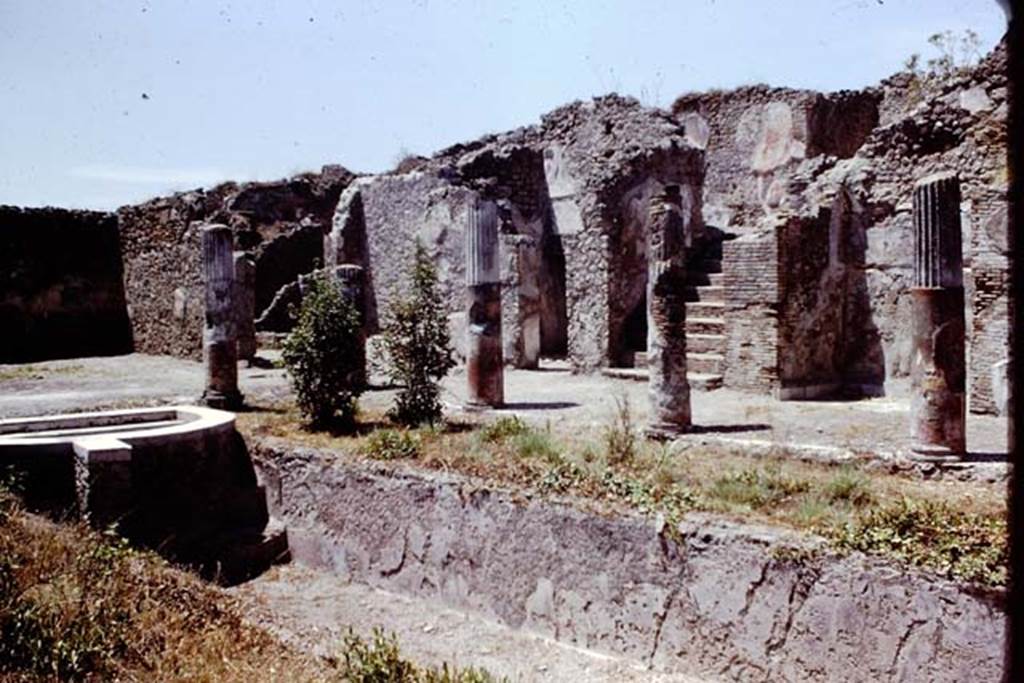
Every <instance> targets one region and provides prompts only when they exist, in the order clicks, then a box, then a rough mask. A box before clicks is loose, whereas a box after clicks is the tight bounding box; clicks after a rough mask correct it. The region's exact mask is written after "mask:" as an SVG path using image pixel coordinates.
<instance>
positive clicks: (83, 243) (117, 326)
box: [0, 206, 132, 363]
mask: <svg viewBox="0 0 1024 683" xmlns="http://www.w3.org/2000/svg"><path fill="white" fill-rule="evenodd" d="M0 273H3V274H4V275H5V276H6V277H4V278H3V280H2V281H0V330H2V331H3V333H2V334H0V363H20V362H28V361H40V360H52V359H57V358H76V357H78V358H80V357H84V356H109V355H119V354H124V353H130V352H131V351H132V331H131V324H130V322H129V320H128V309H127V305H126V302H125V291H124V283H123V281H122V260H121V242H120V238H119V235H118V223H117V217H116V216H115V215H114V214H109V213H100V212H93V211H68V210H63V209H18V208H15V207H7V206H4V207H0Z"/></svg>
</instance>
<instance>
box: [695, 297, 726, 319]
mask: <svg viewBox="0 0 1024 683" xmlns="http://www.w3.org/2000/svg"><path fill="white" fill-rule="evenodd" d="M686 317H687V318H722V319H724V318H725V304H724V303H722V302H721V301H690V302H687V304H686Z"/></svg>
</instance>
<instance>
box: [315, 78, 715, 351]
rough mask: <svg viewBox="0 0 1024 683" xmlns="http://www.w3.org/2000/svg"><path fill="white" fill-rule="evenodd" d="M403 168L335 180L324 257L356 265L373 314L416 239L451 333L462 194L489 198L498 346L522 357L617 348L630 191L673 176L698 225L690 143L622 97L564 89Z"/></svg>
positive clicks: (632, 235) (633, 291) (631, 290)
mask: <svg viewBox="0 0 1024 683" xmlns="http://www.w3.org/2000/svg"><path fill="white" fill-rule="evenodd" d="M403 171H404V172H401V173H399V172H394V173H390V174H385V175H380V176H369V177H364V178H360V179H359V180H357V181H356V182H355V183H353V184H352V186H351V187H350V188H349V189H348V190H347V191H346V193H345V194H344V195H343V196H342V198H341V200H340V201H339V204H338V209H337V211H336V213H335V217H334V225H333V229H332V231H331V234H330V235H328V236H327V237H326V244H327V245H328V246H327V247H326V250H327V252H329V253H328V255H327V258H328V260H329V261H330V260H331V259H334V260H335V261H338V262H341V261H345V260H347V261H348V262H352V263H357V264H359V265H363V266H364V267H365V268H366V270H367V272H368V273H369V282H370V285H369V288H368V290H369V291H368V299H369V301H368V304H369V305H368V309H369V310H371V311H373V313H371V318H372V319H374V320H375V321H377V323H378V324H379V321H380V318H381V316H383V315H384V314H385V313H386V311H387V309H388V307H389V306H390V303H391V302H392V301H393V300H394V297H395V296H396V295H398V294H399V293H401V292H402V291H403V289H404V284H405V278H406V270H407V268H408V264H409V263H410V262H411V258H412V249H413V248H414V244H415V242H416V240H419V241H420V242H421V243H422V244H423V245H424V246H425V247H426V248H427V251H428V253H429V254H430V255H431V257H432V258H433V259H434V261H435V263H436V264H437V267H438V274H439V279H440V281H441V286H442V290H443V291H444V292H445V293H446V295H447V297H448V301H449V302H450V308H449V310H450V313H451V316H450V319H451V323H452V330H453V336H454V338H455V341H456V343H457V344H458V343H459V342H460V341H461V337H462V336H463V330H464V325H465V322H464V319H463V317H464V316H462V313H461V310H462V294H461V289H462V286H463V282H462V278H463V277H464V274H463V272H462V249H463V244H462V231H463V229H464V223H465V220H466V218H465V216H466V206H467V202H468V201H469V200H470V198H471V197H473V196H475V195H477V194H479V195H481V196H484V197H487V198H490V199H494V200H496V201H497V202H498V205H499V209H500V212H501V233H502V239H501V262H502V282H503V303H504V305H503V329H504V337H505V351H504V353H505V360H506V362H508V363H513V364H515V365H518V366H522V367H530V366H532V365H534V364H535V362H536V358H537V355H538V354H539V353H547V354H553V355H557V354H560V353H565V354H567V356H568V358H569V359H570V360H571V362H572V363H573V365H574V367H576V368H577V369H580V370H590V369H593V368H597V367H600V366H602V365H607V364H609V363H610V362H612V361H613V359H614V358H615V357H616V356H617V355H618V354H619V351H620V347H621V336H622V333H623V330H622V328H623V321H624V320H625V318H626V317H627V315H628V314H629V312H630V311H631V310H632V307H634V306H635V304H636V301H635V300H636V299H637V296H638V293H639V294H642V292H643V289H644V287H645V282H646V280H645V276H639V277H638V275H637V273H639V272H640V271H641V270H642V269H641V268H640V266H643V270H644V271H645V268H646V265H645V255H644V254H643V252H642V250H639V249H638V248H637V247H636V245H637V244H639V243H642V241H643V239H644V238H645V236H646V235H645V229H644V223H643V222H642V220H645V219H641V221H639V222H638V221H631V218H630V217H631V215H632V214H631V213H630V211H629V208H630V207H631V206H632V204H633V203H634V200H636V201H645V198H646V196H647V195H648V194H649V192H650V191H651V189H652V188H654V187H656V186H658V185H659V184H661V185H663V184H669V183H671V184H678V185H680V186H682V187H683V189H684V195H685V196H686V198H687V199H686V207H685V208H686V212H685V213H686V219H687V224H688V229H689V230H690V231H691V232H693V233H694V234H696V233H697V232H698V231H699V230H700V228H701V226H702V222H701V220H700V194H701V189H700V188H701V181H702V172H703V154H702V153H701V152H700V151H699V150H697V149H696V148H694V147H693V146H691V145H690V144H689V143H687V142H686V140H685V139H684V137H683V129H682V127H681V126H679V124H678V123H676V122H674V121H673V120H672V119H671V118H670V117H669V116H667V115H665V114H664V113H661V112H657V111H655V110H652V109H645V108H644V107H641V106H640V105H639V104H638V103H637V102H636V101H634V100H629V99H626V98H620V97H614V96H613V97H607V98H598V99H596V100H594V101H593V102H588V103H574V104H571V105H568V106H566V107H562V108H560V109H558V110H555V111H554V112H551V113H550V114H548V115H547V116H545V117H544V118H543V119H542V122H541V124H540V125H539V126H534V127H530V128H525V129H520V130H516V131H512V132H510V133H506V134H503V135H499V136H490V137H487V138H484V139H482V140H478V141H475V142H472V143H468V144H465V145H457V146H455V147H452V148H449V149H446V150H442V151H441V152H439V153H438V154H437V155H435V156H434V157H433V158H431V159H421V160H418V161H414V162H412V163H410V164H406V165H404V166H403ZM644 206H646V204H645V205H644ZM624 253H628V255H626V256H624V255H623V254H624ZM634 271H636V272H634Z"/></svg>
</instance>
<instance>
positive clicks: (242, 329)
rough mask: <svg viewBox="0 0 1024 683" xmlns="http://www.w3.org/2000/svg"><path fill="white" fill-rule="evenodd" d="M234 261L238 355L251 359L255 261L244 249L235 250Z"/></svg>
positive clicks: (254, 311)
mask: <svg viewBox="0 0 1024 683" xmlns="http://www.w3.org/2000/svg"><path fill="white" fill-rule="evenodd" d="M234 261H235V325H236V328H235V337H236V340H237V344H238V346H237V348H238V357H239V358H240V359H242V360H247V361H252V359H253V358H255V357H256V261H255V259H253V257H252V254H250V253H249V252H246V251H236V252H235V254H234Z"/></svg>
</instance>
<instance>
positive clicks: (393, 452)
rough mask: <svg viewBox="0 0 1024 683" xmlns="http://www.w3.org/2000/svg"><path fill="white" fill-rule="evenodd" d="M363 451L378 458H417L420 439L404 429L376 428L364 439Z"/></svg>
mask: <svg viewBox="0 0 1024 683" xmlns="http://www.w3.org/2000/svg"><path fill="white" fill-rule="evenodd" d="M365 453H366V455H368V456H370V457H371V458H377V459H378V460H398V459H400V458H418V457H419V455H420V440H419V439H418V438H417V436H416V435H415V434H413V433H412V432H410V431H408V430H405V429H378V430H377V431H375V432H373V433H372V434H370V437H369V438H368V439H367V440H366V450H365Z"/></svg>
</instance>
